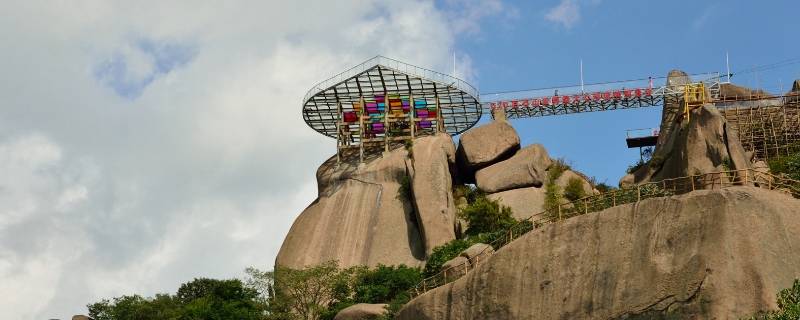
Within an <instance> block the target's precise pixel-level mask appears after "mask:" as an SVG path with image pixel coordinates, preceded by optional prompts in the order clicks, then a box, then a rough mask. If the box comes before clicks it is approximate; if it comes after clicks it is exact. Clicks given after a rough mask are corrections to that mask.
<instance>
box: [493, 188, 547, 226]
mask: <svg viewBox="0 0 800 320" xmlns="http://www.w3.org/2000/svg"><path fill="white" fill-rule="evenodd" d="M544 191H545V190H544V188H536V187H528V188H520V189H512V190H506V191H502V192H498V193H492V194H489V195H486V197H487V198H489V199H490V200H496V201H498V202H500V204H502V205H504V206H506V207H509V208H511V214H512V215H513V216H514V218H515V219H517V220H522V219H527V218H529V217H530V216H532V215H534V214H537V213H540V212H542V211H543V210H544V209H543V208H544V198H545V195H544Z"/></svg>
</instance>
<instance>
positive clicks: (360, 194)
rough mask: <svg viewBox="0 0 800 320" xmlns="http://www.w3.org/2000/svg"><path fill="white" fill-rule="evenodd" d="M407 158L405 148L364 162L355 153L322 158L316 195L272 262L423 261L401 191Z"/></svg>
mask: <svg viewBox="0 0 800 320" xmlns="http://www.w3.org/2000/svg"><path fill="white" fill-rule="evenodd" d="M407 159H408V153H407V151H406V150H405V149H403V148H397V149H394V150H393V151H390V152H389V153H387V154H386V155H384V156H383V157H378V158H377V159H374V160H371V161H369V162H366V163H364V164H359V162H358V155H357V154H356V155H354V156H353V155H344V157H343V161H342V162H341V163H340V164H338V165H337V163H336V157H332V158H331V159H328V160H327V161H326V162H325V163H323V164H322V165H321V166H320V168H319V170H317V181H318V186H319V196H318V197H317V199H316V200H315V201H314V202H313V203H311V205H309V206H308V207H307V208H306V209H305V210H304V211H303V212H302V213H301V214H300V216H298V217H297V219H296V220H295V222H294V224H293V225H292V227H291V229H290V230H289V233H288V235H287V236H286V238H285V239H284V241H283V245H282V246H281V249H280V251H279V252H278V257H277V259H276V262H275V263H276V265H278V266H282V267H289V268H303V267H305V266H310V265H317V264H320V263H323V262H326V261H330V260H337V261H339V264H340V265H341V266H343V267H348V266H355V265H365V266H377V265H378V264H384V265H398V264H405V265H408V266H421V265H423V264H424V260H425V246H424V243H423V239H424V237H423V236H422V234H421V231H420V229H419V227H418V225H417V223H416V220H417V219H416V217H415V216H414V208H413V204H412V202H411V200H410V199H407V198H405V197H403V195H401V193H400V192H399V191H400V187H401V182H402V181H403V180H404V179H405V180H407V179H408V178H407V177H408V173H407V171H406V170H407V169H406V160H407Z"/></svg>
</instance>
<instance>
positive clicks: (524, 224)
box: [409, 169, 800, 297]
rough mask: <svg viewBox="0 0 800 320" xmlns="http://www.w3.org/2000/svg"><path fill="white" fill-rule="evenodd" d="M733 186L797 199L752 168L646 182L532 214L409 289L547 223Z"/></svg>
mask: <svg viewBox="0 0 800 320" xmlns="http://www.w3.org/2000/svg"><path fill="white" fill-rule="evenodd" d="M736 186H755V187H760V188H764V189H769V190H777V191H781V192H785V193H788V194H791V195H792V196H794V197H796V198H800V181H797V180H793V179H790V178H787V177H783V176H778V175H774V174H771V173H767V172H761V171H756V170H754V169H743V170H730V171H721V172H712V173H706V174H700V175H691V176H687V177H680V178H673V179H665V180H661V181H658V182H649V183H644V184H641V185H637V186H636V187H632V188H626V189H618V190H614V191H611V192H606V193H601V194H597V195H592V196H588V197H584V198H581V199H577V200H575V201H572V202H566V203H562V204H559V205H558V206H554V207H552V208H550V209H548V210H544V211H542V212H540V213H537V214H534V215H532V216H530V217H528V218H527V219H524V220H522V221H520V222H519V223H517V224H516V225H514V226H512V227H511V228H509V230H507V231H506V232H505V234H504V235H503V236H500V237H498V238H497V239H496V240H494V241H492V242H491V243H489V245H490V246H491V248H493V250H489V247H487V248H486V249H484V250H483V251H481V252H480V253H479V254H478V255H477V256H476V257H475V258H474V259H472V261H466V262H464V263H461V264H459V265H456V266H452V267H449V268H447V269H444V270H441V271H440V272H439V273H437V274H435V275H433V276H430V277H428V278H425V279H424V280H422V282H420V283H419V284H417V285H416V286H415V287H414V288H413V289H411V290H410V292H409V294H410V295H411V297H415V296H418V295H420V294H423V293H425V292H427V291H429V290H431V289H433V288H436V287H439V286H441V285H444V284H447V283H449V282H452V281H455V280H456V279H458V278H460V277H461V276H463V275H465V274H467V273H468V272H469V271H470V270H473V269H475V268H476V267H477V266H479V265H481V264H483V263H484V262H486V261H487V260H488V258H489V257H490V256H491V255H492V254H494V252H495V251H494V250H498V249H500V248H502V247H503V246H505V245H506V244H508V243H510V242H512V241H514V239H516V238H519V237H520V236H522V235H524V234H526V233H528V232H530V231H531V230H535V229H538V228H541V227H542V226H543V225H545V224H548V223H555V222H559V221H563V220H564V219H568V218H572V217H576V216H580V215H584V214H587V213H590V212H597V211H601V210H605V209H608V208H611V207H615V206H618V205H623V204H628V203H635V202H639V201H641V200H644V199H649V198H657V197H665V196H672V195H678V194H684V193H688V192H692V191H695V190H715V189H723V188H728V187H736Z"/></svg>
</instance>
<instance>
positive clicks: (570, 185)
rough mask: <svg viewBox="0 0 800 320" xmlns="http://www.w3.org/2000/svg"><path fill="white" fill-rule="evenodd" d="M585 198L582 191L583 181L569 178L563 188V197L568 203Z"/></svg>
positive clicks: (584, 193)
mask: <svg viewBox="0 0 800 320" xmlns="http://www.w3.org/2000/svg"><path fill="white" fill-rule="evenodd" d="M585 196H586V192H585V191H584V190H583V181H582V180H581V179H578V178H570V179H569V181H567V185H566V186H565V187H564V197H565V198H567V200H569V201H575V200H578V199H580V198H583V197H585Z"/></svg>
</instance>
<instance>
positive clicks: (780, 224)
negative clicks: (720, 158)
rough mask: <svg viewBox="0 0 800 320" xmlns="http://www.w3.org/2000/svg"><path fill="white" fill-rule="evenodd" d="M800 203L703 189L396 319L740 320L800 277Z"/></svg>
mask: <svg viewBox="0 0 800 320" xmlns="http://www.w3.org/2000/svg"><path fill="white" fill-rule="evenodd" d="M797 248H800V200H797V199H793V198H791V197H790V196H788V195H785V194H782V193H778V192H775V191H767V190H762V189H757V188H753V187H735V188H728V189H723V190H701V191H696V192H692V193H689V194H685V195H681V196H675V197H668V198H655V199H647V200H644V201H641V202H639V203H637V204H628V205H622V206H617V207H614V208H610V209H607V210H604V211H601V212H596V213H590V214H587V215H582V216H578V217H574V218H570V219H567V220H565V221H564V222H561V223H556V224H549V225H546V226H545V227H543V228H541V229H537V230H534V231H532V232H530V233H528V234H526V235H524V236H522V237H520V238H519V239H517V240H515V241H514V242H512V243H510V244H508V245H506V246H505V247H503V248H502V249H501V250H498V251H497V253H495V254H494V255H492V257H491V258H490V259H489V260H488V261H487V262H486V263H483V264H481V265H479V266H478V267H477V268H476V269H475V270H473V271H471V272H469V273H467V274H466V275H465V276H463V277H461V278H459V279H458V280H456V281H454V282H452V283H449V284H446V285H444V286H442V287H439V288H436V289H434V290H431V291H429V292H427V293H425V294H422V295H420V296H419V297H417V298H415V299H414V300H412V301H411V302H409V303H408V304H407V305H406V306H405V307H404V308H403V309H402V310H400V312H399V314H398V316H397V317H396V319H400V320H412V319H413V320H428V319H496V320H503V319H740V318H743V317H748V316H751V315H753V314H755V313H756V312H758V311H761V310H767V309H774V308H776V304H775V294H776V293H777V292H778V291H779V290H781V289H783V288H787V287H789V286H791V284H792V282H793V280H794V279H796V278H799V277H800V255H798V254H796V252H797Z"/></svg>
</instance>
